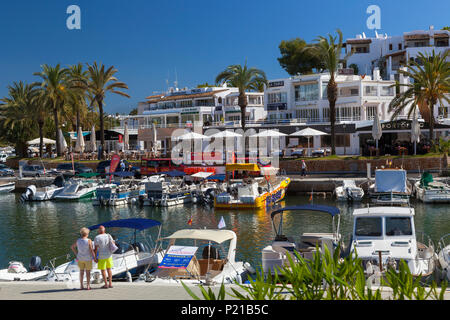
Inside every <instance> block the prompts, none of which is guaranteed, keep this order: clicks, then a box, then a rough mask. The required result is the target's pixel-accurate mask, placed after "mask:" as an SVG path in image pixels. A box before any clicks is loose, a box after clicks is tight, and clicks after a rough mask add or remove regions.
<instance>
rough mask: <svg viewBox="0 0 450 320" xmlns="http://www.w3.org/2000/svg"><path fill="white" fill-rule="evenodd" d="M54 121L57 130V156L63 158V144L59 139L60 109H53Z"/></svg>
mask: <svg viewBox="0 0 450 320" xmlns="http://www.w3.org/2000/svg"><path fill="white" fill-rule="evenodd" d="M53 120H54V121H55V130H56V155H57V156H58V157H60V156H61V143H60V137H59V130H58V128H59V119H58V107H56V106H55V107H54V108H53Z"/></svg>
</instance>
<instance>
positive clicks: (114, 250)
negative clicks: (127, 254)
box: [109, 235, 119, 253]
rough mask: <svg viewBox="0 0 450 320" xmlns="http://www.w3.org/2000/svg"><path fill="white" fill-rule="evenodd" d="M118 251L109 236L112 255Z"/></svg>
mask: <svg viewBox="0 0 450 320" xmlns="http://www.w3.org/2000/svg"><path fill="white" fill-rule="evenodd" d="M117 249H119V247H118V246H116V245H115V244H114V240H113V238H112V237H111V235H110V236H109V250H110V251H111V253H114V252H116V250H117Z"/></svg>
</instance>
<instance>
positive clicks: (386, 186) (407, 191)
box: [369, 169, 412, 205]
mask: <svg viewBox="0 0 450 320" xmlns="http://www.w3.org/2000/svg"><path fill="white" fill-rule="evenodd" d="M411 191H412V188H411V184H410V183H409V182H408V180H407V178H406V171H405V170H403V169H377V170H375V183H374V184H372V185H370V186H369V196H370V198H371V200H372V202H373V203H376V204H381V205H408V204H409V197H410V195H411Z"/></svg>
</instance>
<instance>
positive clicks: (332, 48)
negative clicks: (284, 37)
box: [305, 29, 343, 155]
mask: <svg viewBox="0 0 450 320" xmlns="http://www.w3.org/2000/svg"><path fill="white" fill-rule="evenodd" d="M336 32H337V34H338V37H333V36H332V35H331V34H328V38H327V37H323V36H319V37H318V38H317V39H316V40H315V41H316V43H315V44H313V45H310V46H308V47H307V48H305V50H309V51H310V52H311V53H313V54H316V55H317V56H318V57H319V58H320V60H321V65H323V68H324V70H327V71H328V72H329V73H330V80H329V81H328V85H327V98H328V104H329V107H330V127H331V154H332V155H334V154H336V130H335V126H336V100H337V98H338V88H337V83H336V73H337V69H338V66H339V63H340V62H341V51H342V45H343V42H342V41H343V37H342V32H341V30H339V29H337V30H336Z"/></svg>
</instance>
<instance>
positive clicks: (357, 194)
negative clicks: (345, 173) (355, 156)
mask: <svg viewBox="0 0 450 320" xmlns="http://www.w3.org/2000/svg"><path fill="white" fill-rule="evenodd" d="M334 194H335V195H336V200H338V201H361V200H362V199H363V197H364V190H363V189H362V188H360V187H358V186H356V184H355V181H354V180H343V183H342V186H338V187H336V189H335V190H334Z"/></svg>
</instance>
